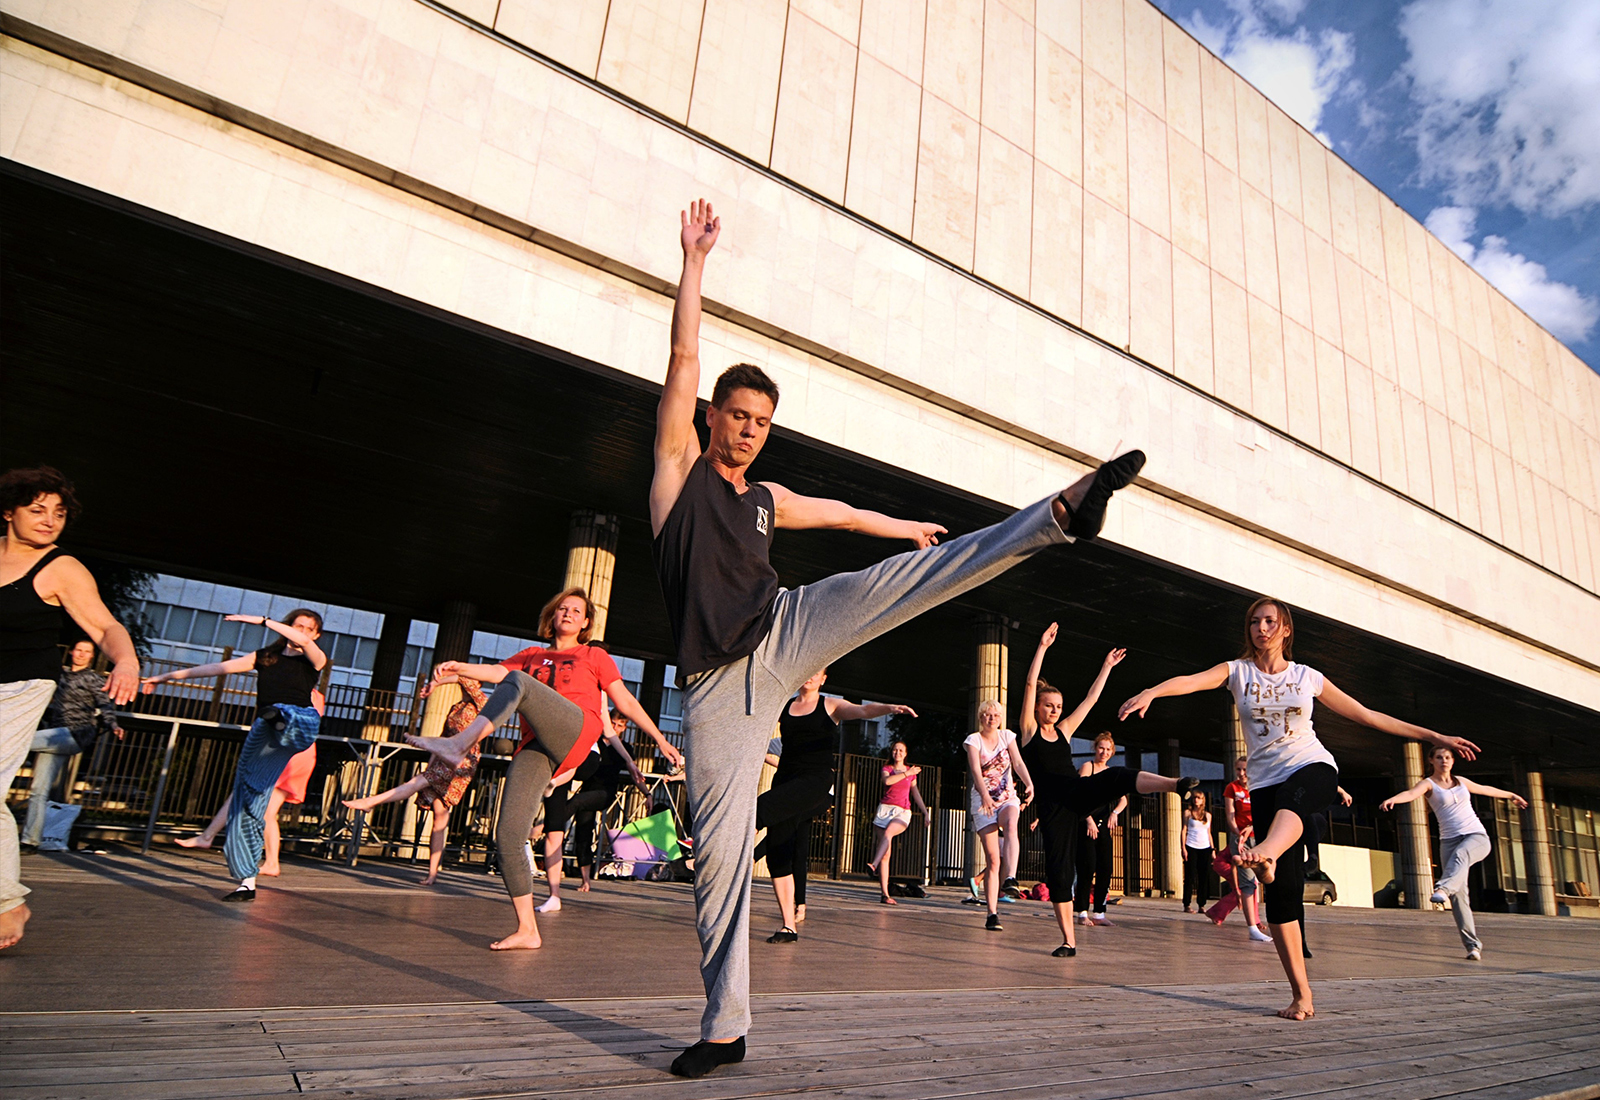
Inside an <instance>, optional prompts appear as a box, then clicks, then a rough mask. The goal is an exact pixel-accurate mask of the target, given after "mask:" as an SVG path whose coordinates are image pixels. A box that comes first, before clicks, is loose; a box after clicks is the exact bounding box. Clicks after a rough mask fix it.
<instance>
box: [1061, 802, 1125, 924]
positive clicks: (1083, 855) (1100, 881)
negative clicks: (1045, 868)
mask: <svg viewBox="0 0 1600 1100" xmlns="http://www.w3.org/2000/svg"><path fill="white" fill-rule="evenodd" d="M1094 823H1095V825H1096V826H1098V827H1099V830H1100V831H1099V835H1097V836H1096V837H1095V838H1094V839H1093V840H1091V839H1089V823H1088V821H1087V820H1085V821H1082V822H1080V823H1079V824H1078V839H1077V843H1078V858H1077V870H1078V885H1077V888H1076V889H1074V890H1073V892H1072V908H1073V909H1075V910H1077V911H1078V912H1080V913H1087V912H1089V911H1090V910H1091V909H1092V910H1093V911H1094V912H1096V913H1104V912H1105V911H1106V895H1107V894H1108V893H1110V892H1111V828H1110V826H1108V825H1107V824H1106V823H1105V821H1104V820H1102V818H1101V816H1100V815H1099V814H1095V815H1094ZM1050 896H1051V897H1052V898H1053V897H1055V895H1054V894H1051V895H1050Z"/></svg>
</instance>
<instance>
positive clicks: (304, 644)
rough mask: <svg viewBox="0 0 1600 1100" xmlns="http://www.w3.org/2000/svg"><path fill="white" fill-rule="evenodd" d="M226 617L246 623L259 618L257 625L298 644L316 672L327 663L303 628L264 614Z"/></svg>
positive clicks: (236, 621) (315, 643)
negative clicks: (298, 628)
mask: <svg viewBox="0 0 1600 1100" xmlns="http://www.w3.org/2000/svg"><path fill="white" fill-rule="evenodd" d="M226 618H227V620H228V621H229V622H230V623H248V622H255V621H256V620H260V621H259V622H256V625H257V626H264V627H266V628H267V629H268V630H274V631H277V632H278V633H279V634H282V635H283V636H284V637H285V638H287V639H288V640H289V643H290V644H291V645H296V646H299V647H300V649H301V651H302V652H304V653H305V655H306V660H308V661H310V662H311V667H312V668H314V669H316V670H317V671H318V672H321V671H322V666H323V665H325V664H327V663H328V655H327V654H326V653H324V652H322V650H321V649H320V648H319V647H318V646H317V640H316V639H315V638H313V637H312V636H311V635H309V634H307V633H306V632H305V631H303V630H296V629H295V628H294V627H292V626H290V625H289V624H288V623H280V622H278V621H277V620H276V619H269V618H267V616H265V615H228V616H226Z"/></svg>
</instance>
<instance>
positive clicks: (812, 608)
mask: <svg viewBox="0 0 1600 1100" xmlns="http://www.w3.org/2000/svg"><path fill="white" fill-rule="evenodd" d="M1070 541H1071V540H1070V539H1069V538H1068V537H1067V536H1066V535H1065V534H1063V533H1062V531H1061V528H1060V527H1059V526H1058V525H1057V524H1056V522H1055V519H1054V518H1053V517H1052V516H1051V514H1050V500H1043V501H1040V502H1039V503H1038V504H1035V505H1033V506H1031V507H1028V508H1024V509H1023V510H1022V511H1020V512H1017V513H1016V514H1015V515H1013V516H1011V517H1010V518H1009V519H1006V520H1004V521H1002V522H1000V523H997V524H995V525H994V526H993V527H985V528H984V529H983V530H981V531H974V532H972V533H971V534H968V535H962V536H961V537H960V538H955V539H951V540H950V541H949V542H946V543H943V544H942V545H939V546H933V547H929V548H928V549H926V550H913V551H910V552H908V553H905V554H899V555H896V556H895V557H892V558H889V559H888V560H886V561H882V562H879V563H878V564H877V565H874V566H872V567H870V568H868V569H863V570H861V571H860V572H857V573H841V574H839V575H837V576H833V577H828V578H826V579H825V580H821V581H818V582H817V583H816V584H808V585H804V586H803V587H800V588H792V589H783V590H781V591H779V593H778V600H777V613H776V616H775V618H774V619H773V623H772V629H771V631H770V632H768V634H767V636H766V638H765V639H764V640H763V641H762V643H761V645H760V647H759V648H758V649H757V650H756V651H755V653H753V654H751V655H750V656H749V657H748V658H745V659H743V660H740V661H735V662H733V663H732V664H727V665H723V666H722V667H721V668H716V669H712V670H711V671H710V672H703V673H699V674H697V675H695V676H692V677H690V678H689V681H688V683H687V685H686V687H685V690H684V697H683V726H684V731H685V739H684V749H685V756H686V757H687V764H686V767H687V772H686V776H685V778H686V780H687V786H688V796H689V807H690V811H691V813H692V815H693V819H694V838H695V844H694V860H695V868H694V900H695V930H696V931H697V932H698V933H699V935H700V977H701V979H702V980H703V981H704V982H705V987H706V1010H705V1015H704V1016H702V1017H701V1020H700V1036H701V1038H703V1039H728V1038H733V1037H735V1036H739V1035H743V1034H744V1033H745V1032H747V1031H748V1030H749V1029H750V1004H749V996H750V878H751V873H752V870H753V856H752V849H753V847H754V845H755V835H756V789H757V787H758V785H759V783H760V779H761V765H762V761H763V759H764V758H765V755H766V751H767V741H768V739H769V738H770V737H771V736H772V726H773V723H774V722H776V721H777V719H778V713H779V710H780V708H781V707H782V706H783V705H784V703H786V702H787V701H788V699H789V697H790V696H791V695H793V694H794V693H795V691H796V690H798V689H799V687H800V685H801V684H802V683H804V682H805V681H806V679H807V678H809V677H810V676H811V674H812V673H814V672H816V671H818V670H819V669H821V668H824V667H825V666H827V665H828V664H829V663H830V662H832V661H835V660H837V659H839V658H840V657H843V656H844V655H845V654H846V653H849V652H850V651H851V650H853V649H855V648H857V647H858V646H861V645H863V644H865V643H866V642H869V641H871V640H872V639H873V638H876V637H878V636H879V635H880V634H883V633H885V632H886V631H889V630H892V629H894V628H895V627H897V626H899V625H901V624H902V623H904V622H906V621H908V620H910V619H913V618H915V617H916V616H918V615H920V614H922V613H923V612H924V611H927V610H929V609H930V608H933V607H937V606H938V605H939V604H941V603H944V602H945V601H946V600H949V599H951V598H952V597H955V596H959V595H960V594H961V593H963V592H966V591H967V590H969V589H972V588H976V587H977V586H978V585H980V584H983V583H984V582H985V581H988V580H992V579H993V578H995V577H997V576H999V575H1000V574H1001V573H1004V572H1005V571H1006V570H1007V569H1010V568H1011V567H1012V566H1014V565H1017V564H1018V563H1020V562H1022V561H1024V560H1026V559H1027V558H1028V557H1029V556H1031V555H1032V554H1034V553H1036V552H1037V551H1039V550H1042V549H1044V548H1045V547H1046V546H1052V545H1055V544H1057V543H1063V542H1070Z"/></svg>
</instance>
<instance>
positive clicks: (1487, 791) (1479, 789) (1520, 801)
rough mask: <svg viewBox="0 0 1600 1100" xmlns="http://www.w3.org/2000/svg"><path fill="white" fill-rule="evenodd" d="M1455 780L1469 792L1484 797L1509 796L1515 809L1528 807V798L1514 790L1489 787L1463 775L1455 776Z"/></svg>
mask: <svg viewBox="0 0 1600 1100" xmlns="http://www.w3.org/2000/svg"><path fill="white" fill-rule="evenodd" d="M1456 781H1457V782H1458V783H1460V784H1461V785H1462V786H1463V787H1465V788H1467V791H1468V792H1469V793H1470V794H1481V795H1483V797H1485V798H1509V799H1510V800H1511V801H1512V802H1515V803H1516V805H1517V809H1519V810H1526V809H1527V808H1528V800H1527V799H1526V798H1523V797H1522V796H1521V795H1520V794H1518V793H1517V792H1516V791H1508V790H1506V789H1505V788H1504V787H1491V786H1489V785H1488V784H1487V783H1474V782H1473V781H1472V780H1470V779H1468V778H1467V777H1466V776H1464V775H1458V776H1456Z"/></svg>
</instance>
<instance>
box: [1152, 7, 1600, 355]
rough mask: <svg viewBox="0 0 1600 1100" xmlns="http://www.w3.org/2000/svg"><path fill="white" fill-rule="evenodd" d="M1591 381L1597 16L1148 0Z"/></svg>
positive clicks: (1596, 262) (1598, 140)
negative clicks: (1568, 353) (1586, 370)
mask: <svg viewBox="0 0 1600 1100" xmlns="http://www.w3.org/2000/svg"><path fill="white" fill-rule="evenodd" d="M1154 2H1155V4H1156V6H1157V7H1159V8H1161V10H1162V11H1164V12H1166V13H1167V15H1169V16H1170V17H1172V18H1173V19H1175V20H1177V21H1178V22H1179V23H1180V24H1182V25H1183V26H1184V27H1185V28H1186V29H1187V30H1188V31H1189V33H1191V34H1193V35H1194V36H1195V37H1196V38H1198V39H1199V40H1200V42H1201V43H1202V44H1203V45H1205V46H1206V47H1207V48H1209V49H1210V50H1211V51H1212V52H1213V53H1215V54H1216V55H1217V56H1218V57H1220V58H1222V59H1223V60H1224V61H1226V62H1227V63H1228V65H1229V66H1231V67H1232V68H1233V69H1234V70H1235V71H1237V72H1238V73H1239V74H1240V75H1242V76H1243V77H1244V78H1245V79H1246V80H1249V81H1250V82H1251V83H1252V84H1254V85H1255V86H1256V87H1257V88H1259V89H1260V90H1261V92H1262V93H1263V94H1265V95H1266V96H1268V97H1269V98H1270V99H1272V100H1273V101H1274V102H1275V103H1277V104H1278V106H1279V107H1282V108H1283V110H1284V111H1285V112H1287V113H1288V114H1289V115H1290V116H1291V117H1292V118H1294V119H1295V120H1296V121H1297V122H1299V123H1300V124H1301V125H1303V126H1305V127H1306V128H1307V129H1308V130H1310V131H1311V132H1313V133H1315V134H1316V135H1317V136H1318V137H1319V138H1321V139H1322V140H1323V142H1325V143H1326V144H1327V145H1328V146H1329V147H1330V148H1332V149H1333V150H1334V152H1336V153H1338V154H1339V155H1340V156H1341V157H1343V158H1344V160H1345V161H1346V162H1347V163H1349V164H1350V165H1351V166H1352V167H1354V168H1355V169H1356V171H1358V172H1360V173H1361V174H1362V175H1363V176H1365V177H1366V178H1367V179H1369V180H1371V181H1372V182H1373V183H1374V184H1376V185H1377V186H1378V188H1379V189H1380V190H1382V191H1383V192H1384V193H1386V194H1387V195H1389V196H1390V197H1391V198H1393V199H1394V200H1395V201H1396V202H1397V203H1399V204H1400V205H1401V206H1402V207H1403V208H1404V209H1405V210H1406V211H1408V212H1409V213H1410V214H1411V215H1412V216H1413V217H1415V218H1416V219H1417V220H1419V221H1421V222H1422V223H1423V224H1425V225H1426V226H1427V227H1428V228H1429V229H1430V230H1431V231H1432V232H1433V233H1434V235H1435V236H1437V237H1438V238H1439V239H1440V240H1442V241H1443V242H1444V243H1445V244H1447V245H1448V246H1449V247H1450V248H1451V249H1452V250H1453V251H1455V253H1456V254H1457V255H1459V256H1461V257H1462V258H1463V259H1465V260H1466V261H1467V262H1468V263H1470V264H1472V266H1473V267H1475V268H1476V269H1477V270H1478V271H1479V273H1480V274H1482V275H1483V276H1484V278H1486V279H1488V281H1489V282H1490V283H1492V284H1494V285H1495V286H1496V287H1498V288H1499V289H1500V290H1501V292H1502V293H1504V294H1505V295H1506V297H1508V298H1510V299H1511V300H1512V301H1513V302H1515V303H1517V305H1519V306H1521V307H1522V308H1523V309H1524V310H1525V311H1526V312H1527V313H1528V315H1529V316H1530V317H1532V318H1533V319H1534V320H1535V321H1537V322H1539V323H1540V324H1541V325H1543V326H1544V327H1545V328H1546V329H1547V330H1549V332H1550V333H1551V334H1552V335H1554V336H1555V337H1556V338H1557V339H1559V340H1561V341H1562V342H1563V343H1565V344H1566V345H1567V347H1569V348H1571V349H1572V350H1573V351H1574V352H1575V353H1576V354H1577V355H1578V356H1579V357H1580V358H1581V359H1583V360H1584V361H1585V362H1587V363H1588V364H1589V366H1590V367H1592V368H1594V369H1595V370H1597V371H1600V0H1154Z"/></svg>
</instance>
